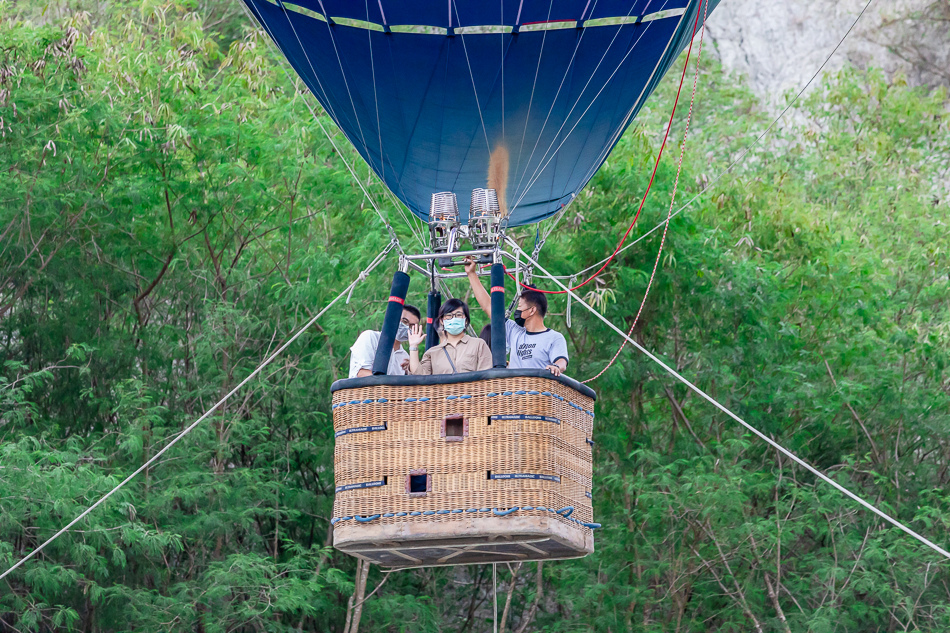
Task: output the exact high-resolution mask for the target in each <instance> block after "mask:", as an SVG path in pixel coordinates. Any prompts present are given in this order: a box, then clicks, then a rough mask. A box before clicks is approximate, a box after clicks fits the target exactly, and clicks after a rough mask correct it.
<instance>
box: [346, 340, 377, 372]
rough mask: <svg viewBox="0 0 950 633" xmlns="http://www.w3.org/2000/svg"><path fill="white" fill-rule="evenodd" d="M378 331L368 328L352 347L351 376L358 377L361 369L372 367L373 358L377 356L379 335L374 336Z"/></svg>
mask: <svg viewBox="0 0 950 633" xmlns="http://www.w3.org/2000/svg"><path fill="white" fill-rule="evenodd" d="M374 334H376V332H373V331H372V330H366V331H365V332H363V333H362V334H360V335H359V337H358V338H357V339H356V342H355V343H353V347H351V348H350V374H349V377H350V378H356V374H357V373H359V371H360V370H361V369H372V368H373V360H375V358H376V343H377V342H378V339H377V337H375V336H373V335H374Z"/></svg>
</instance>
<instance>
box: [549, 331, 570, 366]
mask: <svg viewBox="0 0 950 633" xmlns="http://www.w3.org/2000/svg"><path fill="white" fill-rule="evenodd" d="M555 334H557V336H555V337H553V340H552V341H551V349H550V351H549V354H550V358H551V364H552V365H553V364H554V363H556V362H557V361H558V359H559V358H563V359H564V362H568V361H569V360H570V359H569V358H568V357H567V339H565V338H564V335H563V334H561V333H560V332H555Z"/></svg>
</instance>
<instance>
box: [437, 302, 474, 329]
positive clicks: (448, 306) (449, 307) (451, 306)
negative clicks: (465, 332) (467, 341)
mask: <svg viewBox="0 0 950 633" xmlns="http://www.w3.org/2000/svg"><path fill="white" fill-rule="evenodd" d="M459 308H462V312H464V313H465V325H468V324H469V323H470V322H471V319H469V315H468V304H467V303H465V302H464V301H462V300H461V299H455V298H452V299H449V300H448V301H446V302H445V303H443V304H442V307H441V308H439V316H438V317H437V318H436V322H437V323H441V322H442V319H443V318H445V315H446V314H449V313H450V312H455V311H456V310H458V309H459Z"/></svg>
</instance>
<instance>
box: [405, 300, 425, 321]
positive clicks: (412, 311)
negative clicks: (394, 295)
mask: <svg viewBox="0 0 950 633" xmlns="http://www.w3.org/2000/svg"><path fill="white" fill-rule="evenodd" d="M402 309H403V310H404V311H406V312H408V313H409V314H413V315H415V317H416V318H417V319H419V322H420V323H421V322H422V313H421V312H419V308H417V307H416V306H414V305H409V304H408V303H404V304H403V306H402Z"/></svg>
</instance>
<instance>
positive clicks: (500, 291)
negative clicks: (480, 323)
mask: <svg viewBox="0 0 950 633" xmlns="http://www.w3.org/2000/svg"><path fill="white" fill-rule="evenodd" d="M506 356H507V350H506V349H505V265H504V264H492V267H491V359H492V366H493V367H495V368H504V367H507V366H508V364H507V363H506V362H505V357H506Z"/></svg>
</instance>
